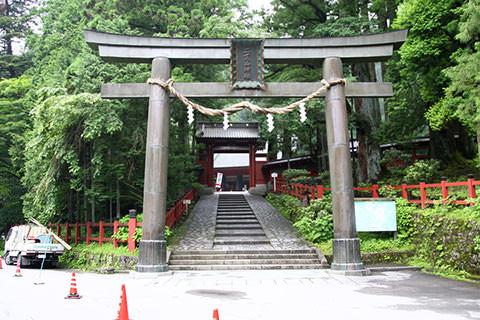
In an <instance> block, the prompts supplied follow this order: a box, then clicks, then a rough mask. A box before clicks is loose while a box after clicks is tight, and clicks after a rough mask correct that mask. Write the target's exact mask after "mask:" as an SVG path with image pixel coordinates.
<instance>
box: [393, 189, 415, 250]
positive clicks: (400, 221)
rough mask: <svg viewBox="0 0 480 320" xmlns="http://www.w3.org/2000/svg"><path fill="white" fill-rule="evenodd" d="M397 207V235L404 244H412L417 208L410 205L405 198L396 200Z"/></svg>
mask: <svg viewBox="0 0 480 320" xmlns="http://www.w3.org/2000/svg"><path fill="white" fill-rule="evenodd" d="M395 206H396V210H397V234H398V239H399V240H400V241H402V242H410V240H411V238H412V235H413V233H414V232H415V219H414V214H415V212H416V211H417V208H416V207H415V206H414V205H411V204H409V203H408V200H406V199H403V198H397V199H395Z"/></svg>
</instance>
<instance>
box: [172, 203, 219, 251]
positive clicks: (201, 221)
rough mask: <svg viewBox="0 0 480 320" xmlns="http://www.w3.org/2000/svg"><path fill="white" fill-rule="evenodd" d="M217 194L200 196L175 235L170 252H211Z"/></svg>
mask: <svg viewBox="0 0 480 320" xmlns="http://www.w3.org/2000/svg"><path fill="white" fill-rule="evenodd" d="M217 204H218V194H213V195H202V196H201V197H200V200H199V201H198V202H197V204H196V205H195V208H194V209H193V211H192V212H191V213H190V215H189V216H188V218H187V221H185V224H184V225H183V227H182V230H181V232H180V233H179V234H178V235H177V238H176V242H175V243H174V244H172V246H171V250H212V249H213V239H214V237H215V223H216V217H217Z"/></svg>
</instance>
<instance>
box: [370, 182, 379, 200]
mask: <svg viewBox="0 0 480 320" xmlns="http://www.w3.org/2000/svg"><path fill="white" fill-rule="evenodd" d="M379 197H380V195H379V194H378V181H377V180H372V198H379Z"/></svg>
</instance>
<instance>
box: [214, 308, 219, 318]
mask: <svg viewBox="0 0 480 320" xmlns="http://www.w3.org/2000/svg"><path fill="white" fill-rule="evenodd" d="M213 319H215V320H220V318H219V317H218V309H215V310H213Z"/></svg>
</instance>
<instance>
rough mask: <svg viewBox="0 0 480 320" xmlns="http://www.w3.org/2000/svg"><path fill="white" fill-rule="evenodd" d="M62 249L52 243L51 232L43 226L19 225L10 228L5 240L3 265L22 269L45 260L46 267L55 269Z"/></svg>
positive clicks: (60, 246)
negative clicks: (16, 264)
mask: <svg viewBox="0 0 480 320" xmlns="http://www.w3.org/2000/svg"><path fill="white" fill-rule="evenodd" d="M63 250H64V247H63V245H61V244H58V243H54V239H53V236H52V234H51V232H50V231H49V230H48V229H47V228H46V227H43V226H31V225H21V226H15V227H12V228H10V230H9V231H8V234H7V238H6V240H5V253H4V258H5V263H6V264H15V263H16V262H17V261H18V260H20V265H21V266H22V267H24V266H28V265H33V264H40V263H41V262H42V260H44V259H45V263H46V265H48V266H52V267H55V266H57V264H58V257H59V256H61V255H62V254H63Z"/></svg>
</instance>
